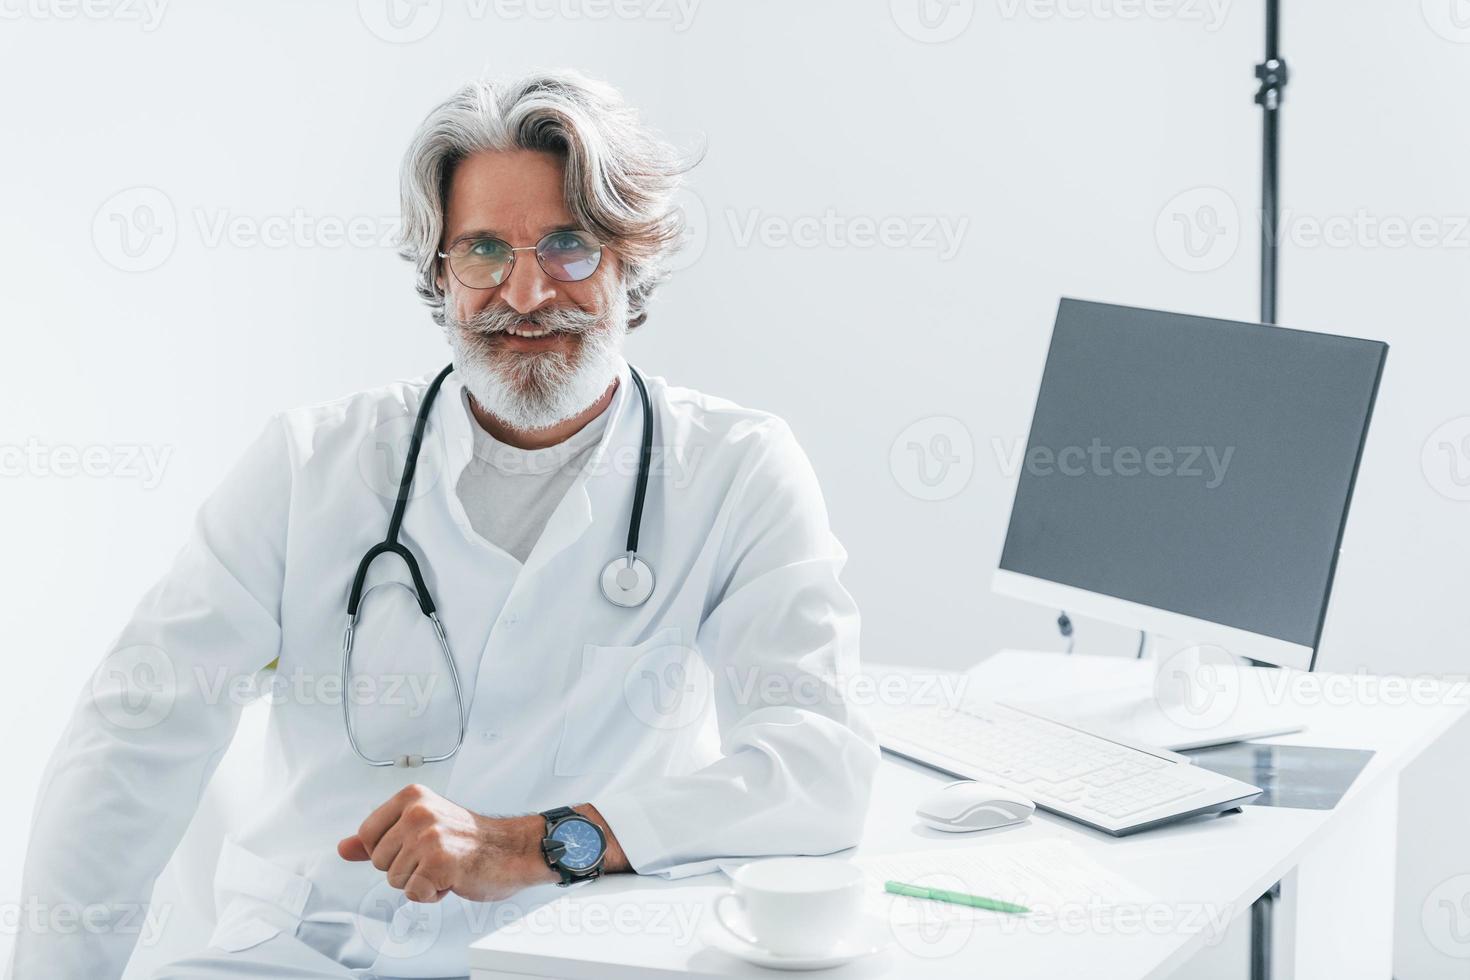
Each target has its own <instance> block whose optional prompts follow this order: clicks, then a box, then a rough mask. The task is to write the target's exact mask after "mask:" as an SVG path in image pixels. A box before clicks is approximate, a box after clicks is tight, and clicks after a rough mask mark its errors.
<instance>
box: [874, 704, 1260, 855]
mask: <svg viewBox="0 0 1470 980" xmlns="http://www.w3.org/2000/svg"><path fill="white" fill-rule="evenodd" d="M878 741H879V743H880V744H881V745H882V746H883V748H885V749H887V750H889V751H890V752H893V753H895V754H897V755H902V756H905V757H907V758H910V759H913V760H914V761H915V762H920V763H922V764H924V765H926V766H929V767H931V768H934V769H938V770H940V771H942V772H946V773H951V774H953V775H955V776H959V777H961V778H963V779H976V780H981V781H984V782H989V783H996V784H998V785H1001V786H1005V787H1007V788H1010V789H1013V790H1016V791H1017V792H1019V793H1023V794H1025V795H1026V796H1028V797H1030V798H1031V799H1032V800H1034V801H1035V802H1036V805H1037V806H1039V807H1042V808H1043V809H1046V810H1050V811H1051V812H1052V813H1056V814H1058V815H1060V816H1063V817H1067V818H1069V819H1071V820H1076V821H1078V822H1079V823H1084V824H1086V825H1088V826H1089V827H1095V828H1097V829H1098V830H1102V831H1106V832H1107V833H1109V834H1113V835H1115V836H1119V837H1121V836H1123V835H1125V834H1131V833H1136V832H1137V831H1140V830H1145V829H1147V828H1149V827H1153V826H1156V825H1158V824H1162V823H1168V822H1170V821H1173V820H1179V819H1181V818H1183V817H1188V816H1193V815H1195V814H1200V813H1214V812H1217V811H1221V810H1229V809H1232V808H1234V807H1238V806H1240V805H1241V804H1244V803H1248V802H1250V801H1251V800H1252V799H1254V798H1255V797H1257V796H1259V795H1260V793H1261V790H1260V789H1259V788H1258V787H1255V786H1252V785H1250V784H1249V783H1243V782H1240V781H1239V780H1235V779H1231V778H1229V777H1228V776H1222V775H1220V774H1219V773H1215V772H1211V771H1210V770H1208V769H1201V768H1200V767H1198V766H1195V765H1191V764H1190V762H1189V761H1188V760H1187V759H1186V758H1185V757H1184V756H1181V755H1178V754H1176V753H1174V752H1169V751H1166V750H1163V749H1151V748H1146V747H1144V746H1136V745H1129V744H1126V743H1123V742H1118V741H1114V740H1112V739H1107V738H1103V737H1101V736H1098V735H1093V734H1090V733H1088V732H1084V731H1081V730H1080V729H1077V728H1073V727H1071V726H1069V725H1064V724H1061V723H1060V722H1056V721H1051V720H1050V719H1047V718H1042V717H1040V716H1039V715H1034V714H1031V713H1029V712H1026V711H1023V710H1021V709H1019V708H1016V707H1012V706H1010V705H1004V704H995V703H987V704H973V703H967V704H965V705H964V706H963V707H961V708H958V709H948V708H941V707H938V706H923V707H913V708H905V709H902V710H900V711H896V712H894V713H893V714H891V715H889V716H888V717H886V718H881V719H879V720H878Z"/></svg>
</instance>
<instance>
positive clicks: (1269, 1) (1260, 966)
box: [1250, 0, 1287, 980]
mask: <svg viewBox="0 0 1470 980" xmlns="http://www.w3.org/2000/svg"><path fill="white" fill-rule="evenodd" d="M1256 78H1258V79H1259V80H1260V82H1261V88H1260V90H1259V91H1257V92H1256V104H1257V105H1259V106H1260V107H1261V110H1262V118H1261V122H1262V130H1261V322H1262V323H1275V322H1276V275H1277V272H1278V271H1279V270H1280V255H1279V245H1280V243H1281V239H1280V233H1279V230H1278V226H1279V225H1280V223H1281V202H1280V199H1279V197H1278V194H1277V192H1278V190H1279V189H1280V185H1281V168H1280V164H1281V142H1280V132H1281V131H1280V119H1279V117H1280V113H1281V96H1282V93H1283V92H1284V91H1285V89H1286V81H1287V71H1286V61H1285V59H1283V58H1282V57H1281V3H1280V0H1266V59H1265V60H1264V61H1262V62H1261V63H1260V64H1259V65H1256ZM1280 898H1281V883H1280V882H1277V883H1276V884H1274V885H1272V886H1271V887H1270V888H1269V889H1267V890H1266V892H1265V894H1263V895H1261V897H1260V898H1257V899H1256V900H1255V902H1254V903H1253V904H1252V905H1251V959H1250V975H1251V980H1269V978H1270V976H1271V959H1272V954H1273V946H1274V943H1273V942H1272V940H1273V939H1274V938H1275V937H1274V935H1273V931H1274V930H1273V927H1274V926H1275V922H1274V920H1273V916H1272V913H1273V912H1274V911H1275V907H1276V903H1277V902H1278V901H1279V900H1280Z"/></svg>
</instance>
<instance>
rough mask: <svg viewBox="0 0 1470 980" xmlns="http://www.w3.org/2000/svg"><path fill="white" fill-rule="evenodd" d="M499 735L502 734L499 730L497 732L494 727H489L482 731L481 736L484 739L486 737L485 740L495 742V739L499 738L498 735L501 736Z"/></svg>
mask: <svg viewBox="0 0 1470 980" xmlns="http://www.w3.org/2000/svg"><path fill="white" fill-rule="evenodd" d="M499 735H500V733H499V732H497V731H493V730H492V729H489V728H487V729H485V730H484V731H482V732H481V733H480V737H481V738H482V739H484V740H485V741H487V742H493V741H495V739H496V738H497V737H498V736H499Z"/></svg>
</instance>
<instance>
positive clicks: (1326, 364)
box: [994, 299, 1388, 670]
mask: <svg viewBox="0 0 1470 980" xmlns="http://www.w3.org/2000/svg"><path fill="white" fill-rule="evenodd" d="M1387 353H1388V346H1387V345H1386V344H1383V343H1379V342H1378V341H1372V340H1358V339H1354V338H1351V337H1338V336H1332V335H1329V334H1321V333H1309V332H1306V331H1301V330H1288V329H1283V328H1281V327H1274V326H1266V325H1262V324H1255V323H1235V322H1231V321H1228V320H1212V319H1207V318H1205V317H1199V316H1186V315H1181V314H1177V313H1161V312H1158V311H1155V310H1143V309H1133V308H1130V307H1125V306H1112V305H1108V304H1104V303H1089V302H1082V301H1079V300H1073V299H1064V300H1062V302H1061V306H1060V308H1059V309H1058V311H1057V319H1056V325H1055V328H1054V329H1053V331H1052V338H1051V349H1050V351H1049V352H1048V354H1047V358H1046V368H1045V371H1044V373H1043V375H1042V379H1041V388H1040V391H1039V393H1038V395H1037V399H1036V409H1035V414H1034V415H1033V417H1032V421H1031V433H1030V436H1029V438H1028V439H1027V444H1026V454H1025V456H1024V457H1022V460H1021V467H1020V477H1019V481H1018V483H1017V486H1016V495H1015V501H1014V503H1013V505H1012V507H1011V520H1010V527H1009V529H1008V530H1007V532H1006V539H1005V547H1004V550H1003V551H1002V553H1001V558H1000V567H999V570H998V571H997V572H996V576H995V581H994V587H995V590H996V591H997V592H999V593H1002V594H1006V595H1010V596H1015V597H1019V598H1022V599H1027V600H1030V601H1032V602H1037V603H1042V604H1045V605H1050V606H1052V607H1054V608H1060V609H1065V610H1067V611H1068V612H1069V613H1079V614H1082V615H1085V616H1091V617H1095V618H1098V619H1102V620H1106V621H1111V622H1115V623H1120V624H1122V625H1125V626H1129V627H1132V628H1134V629H1139V630H1145V631H1147V632H1149V633H1155V634H1159V635H1162V636H1167V637H1171V638H1173V639H1176V640H1181V641H1184V642H1186V643H1190V644H1201V645H1203V644H1209V645H1215V646H1219V647H1222V648H1224V649H1225V650H1227V651H1229V652H1230V653H1231V654H1233V655H1235V656H1238V657H1249V658H1251V659H1254V660H1258V661H1263V662H1266V663H1270V664H1276V665H1279V666H1287V667H1296V668H1299V669H1303V670H1311V669H1312V667H1313V666H1314V664H1315V661H1316V653H1317V647H1318V644H1319V641H1320V640H1321V637H1322V625H1323V622H1324V620H1325V617H1326V612H1327V602H1328V596H1329V595H1330V594H1331V592H1332V577H1333V573H1334V571H1335V569H1336V566H1337V557H1338V550H1339V547H1340V544H1341V541H1342V534H1343V528H1344V525H1345V524H1346V521H1347V514H1348V504H1349V502H1350V501H1351V499H1352V493H1353V481H1354V479H1355V477H1356V476H1357V472H1358V463H1359V460H1360V459H1361V458H1362V454H1363V444H1364V441H1365V439H1366V436H1367V432H1368V422H1369V418H1370V417H1371V415H1372V412H1373V402H1374V398H1375V397H1376V395H1377V392H1378V383H1379V378H1380V377H1381V375H1382V372H1383V364H1384V358H1385V356H1386V355H1387Z"/></svg>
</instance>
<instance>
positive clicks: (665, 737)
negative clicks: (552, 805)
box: [554, 626, 712, 776]
mask: <svg viewBox="0 0 1470 980" xmlns="http://www.w3.org/2000/svg"><path fill="white" fill-rule="evenodd" d="M711 690H712V687H711V683H710V674H709V670H708V669H707V668H706V667H705V665H704V661H703V659H702V658H701V657H700V655H699V651H698V650H696V649H695V648H694V647H692V646H690V645H688V644H687V642H686V636H685V631H684V630H682V629H680V628H679V627H677V626H671V627H667V628H665V629H662V630H659V631H658V632H657V633H655V634H654V635H653V636H651V637H649V638H648V639H647V640H644V641H643V642H642V643H639V644H637V645H636V646H595V645H593V644H590V643H589V644H588V645H586V646H585V647H583V648H582V662H581V669H580V672H579V673H578V675H577V677H576V681H575V683H574V685H573V687H572V689H571V691H570V693H569V695H568V697H567V699H566V702H565V711H566V714H565V718H564V721H563V723H562V735H561V741H560V743H559V744H558V746H557V752H556V763H555V766H554V771H555V773H556V774H557V775H558V776H581V775H588V774H593V773H619V774H631V773H635V772H636V773H643V774H650V773H652V772H667V771H671V770H672V769H674V768H675V767H676V765H677V754H678V752H679V751H680V749H681V746H685V745H687V744H688V743H689V740H690V739H691V738H692V737H693V736H694V735H695V734H696V733H697V731H698V729H699V728H700V726H701V725H702V723H703V721H704V718H705V714H706V711H707V709H708V706H709V702H710V694H711Z"/></svg>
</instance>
